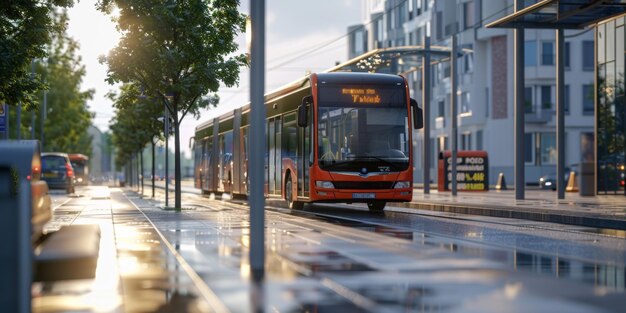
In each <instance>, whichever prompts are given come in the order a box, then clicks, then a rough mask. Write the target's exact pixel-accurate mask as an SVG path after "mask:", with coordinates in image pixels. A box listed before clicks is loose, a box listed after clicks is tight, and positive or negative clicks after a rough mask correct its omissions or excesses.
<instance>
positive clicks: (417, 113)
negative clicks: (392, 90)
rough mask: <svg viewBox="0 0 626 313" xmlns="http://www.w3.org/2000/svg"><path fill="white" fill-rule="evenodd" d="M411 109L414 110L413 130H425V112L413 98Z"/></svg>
mask: <svg viewBox="0 0 626 313" xmlns="http://www.w3.org/2000/svg"><path fill="white" fill-rule="evenodd" d="M411 108H412V109H413V128H415V129H422V128H424V112H423V111H422V109H421V108H420V107H419V106H417V101H416V100H415V99H413V98H411Z"/></svg>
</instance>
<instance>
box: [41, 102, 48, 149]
mask: <svg viewBox="0 0 626 313" xmlns="http://www.w3.org/2000/svg"><path fill="white" fill-rule="evenodd" d="M47 106H48V91H46V90H44V91H43V110H41V129H40V130H39V131H40V133H39V134H40V135H41V136H40V138H41V143H40V144H39V145H40V146H41V152H45V150H44V132H43V128H44V125H45V124H46V123H45V122H46V110H47Z"/></svg>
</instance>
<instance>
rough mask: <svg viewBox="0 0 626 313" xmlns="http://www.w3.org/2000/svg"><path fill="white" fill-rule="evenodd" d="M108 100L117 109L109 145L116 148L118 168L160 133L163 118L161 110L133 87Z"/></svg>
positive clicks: (122, 90) (124, 87)
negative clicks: (111, 143)
mask: <svg viewBox="0 0 626 313" xmlns="http://www.w3.org/2000/svg"><path fill="white" fill-rule="evenodd" d="M108 96H109V98H110V99H111V100H112V101H113V106H114V107H115V109H116V111H115V117H114V118H113V120H112V121H111V122H112V123H111V131H112V142H113V144H114V145H115V146H116V147H117V150H116V151H117V155H116V163H117V165H118V167H121V165H123V164H124V163H126V162H127V161H129V159H130V157H131V156H132V154H133V153H136V152H137V151H141V150H142V149H143V147H144V146H145V145H146V144H147V143H149V142H151V141H153V140H155V139H156V138H157V135H158V134H159V133H160V132H161V131H162V129H163V123H161V122H160V121H159V120H158V118H159V117H161V116H162V115H163V108H162V107H159V106H157V105H155V104H154V100H153V99H150V98H147V97H145V96H144V95H143V94H142V93H141V90H140V88H139V87H138V86H137V85H136V84H124V85H122V87H121V88H120V93H119V94H114V93H110V94H109V95H108Z"/></svg>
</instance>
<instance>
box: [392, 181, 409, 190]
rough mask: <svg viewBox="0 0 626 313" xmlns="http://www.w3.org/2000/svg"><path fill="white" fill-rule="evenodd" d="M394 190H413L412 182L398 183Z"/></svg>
mask: <svg viewBox="0 0 626 313" xmlns="http://www.w3.org/2000/svg"><path fill="white" fill-rule="evenodd" d="M393 188H394V189H405V188H411V182H410V181H398V182H396V184H395V185H394V186H393Z"/></svg>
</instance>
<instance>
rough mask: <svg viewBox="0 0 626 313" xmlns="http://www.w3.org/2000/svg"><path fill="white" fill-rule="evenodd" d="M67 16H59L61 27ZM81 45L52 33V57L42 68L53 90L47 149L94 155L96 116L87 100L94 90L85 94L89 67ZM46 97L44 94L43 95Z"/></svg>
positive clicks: (48, 108)
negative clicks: (93, 123)
mask: <svg viewBox="0 0 626 313" xmlns="http://www.w3.org/2000/svg"><path fill="white" fill-rule="evenodd" d="M67 18H68V17H67V14H66V13H60V14H58V15H56V21H57V23H59V24H66V23H67ZM78 48H79V46H78V43H77V42H76V41H75V40H74V39H72V38H71V37H69V36H67V34H66V33H65V32H64V31H59V32H54V33H52V43H51V45H50V55H49V57H48V59H47V64H46V65H45V66H44V67H41V70H42V71H43V72H42V76H43V77H44V78H45V80H46V83H47V84H48V86H49V87H50V89H49V91H48V92H47V105H46V112H45V115H46V117H45V124H44V134H45V138H44V150H45V151H63V152H68V153H73V152H79V153H83V154H86V155H88V156H89V155H91V141H92V138H91V136H90V135H89V134H88V132H87V129H88V128H89V126H90V125H91V118H92V117H93V113H91V112H89V108H88V107H87V100H89V99H91V98H92V97H93V93H94V91H93V90H87V91H81V84H82V80H83V77H84V76H85V66H84V65H82V64H81V61H82V60H81V58H80V56H78ZM40 97H42V98H43V94H42V93H40Z"/></svg>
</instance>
